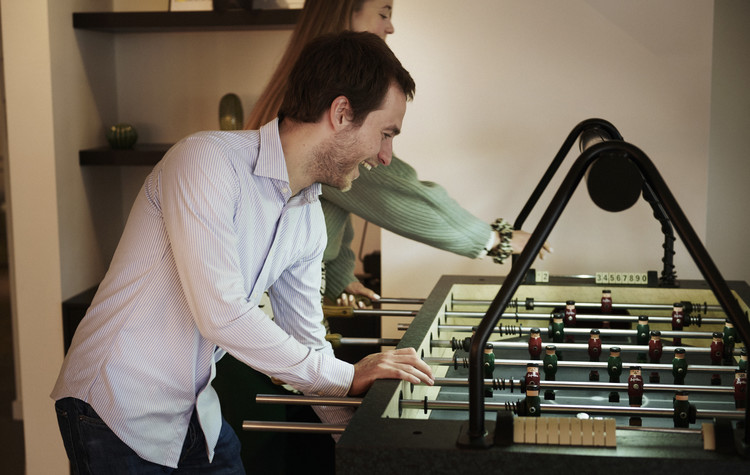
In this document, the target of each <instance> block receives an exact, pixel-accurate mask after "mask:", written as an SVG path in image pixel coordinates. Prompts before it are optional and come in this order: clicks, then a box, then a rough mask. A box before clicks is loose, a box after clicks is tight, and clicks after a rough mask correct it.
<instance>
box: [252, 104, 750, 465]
mask: <svg viewBox="0 0 750 475" xmlns="http://www.w3.org/2000/svg"><path fill="white" fill-rule="evenodd" d="M579 137H580V143H581V151H582V153H581V155H580V156H579V157H578V159H577V160H576V161H575V163H574V164H573V165H572V167H571V169H570V171H569V172H568V173H567V175H566V176H565V178H564V179H563V181H562V184H561V185H560V189H559V190H558V191H557V193H556V194H555V195H554V197H553V199H552V200H551V202H550V204H549V205H548V207H547V209H546V211H545V213H544V214H543V216H542V217H541V219H540V222H539V224H538V225H537V226H536V228H535V229H534V231H533V233H532V234H531V236H530V238H529V240H528V242H527V244H526V246H525V247H524V250H523V252H521V254H520V255H519V256H517V259H516V260H514V262H513V266H512V267H511V269H510V272H509V273H508V275H507V276H505V277H476V276H444V277H443V278H441V280H440V281H439V282H438V283H437V285H436V286H435V288H434V289H433V291H432V292H431V293H430V295H429V297H428V298H427V299H424V300H423V301H419V302H418V303H419V304H420V305H421V307H420V308H419V310H418V311H417V312H415V317H414V319H413V320H412V321H411V322H410V323H408V329H407V331H406V332H405V334H404V336H403V338H401V339H400V340H399V341H396V342H386V341H380V342H378V344H382V345H389V344H397V345H398V347H402V348H403V347H412V348H415V349H416V350H417V352H418V353H419V355H420V357H422V358H423V359H424V361H426V362H427V363H428V364H430V365H431V366H432V367H433V374H434V375H435V376H436V377H437V379H436V381H435V385H434V386H426V385H413V384H411V383H406V382H402V381H391V380H381V381H376V382H375V383H374V385H373V386H372V388H371V389H370V390H369V391H368V393H367V395H366V396H365V397H364V398H362V399H361V400H353V399H352V398H343V400H340V401H336V400H333V399H329V398H324V399H321V400H320V401H318V402H314V401H310V400H309V398H301V399H300V400H299V401H297V402H294V403H312V404H325V405H331V404H342V405H351V406H357V410H356V413H355V414H354V417H353V418H352V420H351V421H350V423H349V424H348V425H347V426H346V427H321V428H320V429H321V431H331V432H337V433H339V434H341V438H340V440H339V442H338V443H337V445H336V471H337V473H341V474H347V473H352V474H355V473H430V474H433V473H466V472H471V471H480V470H481V471H482V472H481V473H497V472H504V471H506V470H514V469H515V470H518V468H517V467H521V468H520V470H539V469H540V468H543V469H546V470H550V471H553V472H554V473H576V474H580V473H593V472H602V471H603V472H605V473H609V474H614V473H634V472H638V471H644V472H646V473H658V472H660V471H669V473H674V472H676V471H685V472H687V473H710V472H711V471H719V470H722V471H723V470H734V471H737V472H739V473H746V472H747V471H748V469H750V420H749V419H748V415H747V412H746V407H747V405H748V392H747V352H746V348H745V345H746V344H747V342H748V340H750V323H749V322H748V304H750V287H748V285H747V283H745V282H740V281H734V282H726V281H725V280H724V279H723V277H722V276H721V274H720V273H719V271H718V269H717V268H716V266H715V265H714V263H713V261H712V260H711V258H710V256H709V255H708V253H707V252H706V250H705V248H704V247H703V245H702V243H701V242H700V240H699V238H698V236H697V234H696V233H695V231H694V230H693V228H692V226H691V225H690V223H689V222H688V220H687V218H686V216H685V214H684V213H683V212H682V210H681V209H680V207H679V205H678V204H677V202H676V200H675V198H674V196H673V195H672V193H671V192H670V191H669V189H668V187H667V185H666V183H665V182H664V181H663V179H662V177H661V175H660V174H659V173H658V171H657V170H656V168H655V167H654V165H653V163H652V162H651V160H650V159H649V158H648V157H647V156H646V155H645V154H644V153H643V152H642V151H641V150H639V149H638V148H637V147H635V146H633V145H632V144H629V143H627V142H624V141H623V140H622V136H621V135H620V134H619V132H618V131H617V129H615V128H614V126H612V124H609V123H608V122H606V121H603V120H601V119H589V120H587V121H584V122H581V123H580V124H578V125H577V126H576V127H575V128H574V129H573V130H572V131H571V133H570V135H569V136H568V138H567V139H566V140H565V142H564V143H563V145H562V147H561V149H560V151H559V152H558V154H557V156H556V157H555V159H554V160H553V162H552V164H551V165H550V167H549V169H548V170H547V172H546V173H545V175H544V176H543V177H542V180H541V181H540V183H539V185H538V186H537V187H536V189H535V190H534V192H533V193H532V195H531V197H530V199H529V201H528V202H527V204H526V206H525V207H524V209H523V210H522V211H521V213H520V215H519V217H518V219H517V220H516V221H515V222H514V229H523V224H524V220H525V219H526V217H527V216H528V215H529V213H530V211H531V209H532V208H533V207H534V205H535V204H536V202H537V200H538V199H539V197H540V196H541V194H542V192H543V191H544V188H545V187H546V186H547V184H548V183H549V182H550V179H551V177H552V176H553V175H554V173H555V171H556V170H557V168H558V167H559V166H560V163H561V162H562V160H563V159H564V158H565V156H566V154H567V153H568V151H569V149H570V148H571V146H572V144H573V143H574V142H575V141H576V140H577V139H578V138H579ZM584 176H586V180H587V186H588V190H589V194H590V195H591V197H592V200H593V201H594V202H595V203H596V204H597V205H598V206H599V207H601V208H602V209H605V210H607V211H613V212H616V211H621V210H624V209H627V208H628V207H630V206H632V204H634V203H635V202H636V201H638V200H639V199H640V197H641V196H643V198H644V199H645V200H646V201H647V202H648V203H649V204H650V205H651V207H652V209H653V211H654V217H656V218H657V220H658V221H659V223H660V225H661V229H662V233H663V235H664V244H663V248H664V258H663V259H662V262H663V264H664V268H663V271H662V272H661V276H660V277H657V276H656V273H655V272H653V271H652V272H649V273H647V274H631V275H620V274H614V275H604V276H602V278H601V279H600V278H599V277H600V276H599V275H597V276H593V277H583V278H582V277H581V276H577V277H551V278H549V279H547V278H537V277H539V273H536V272H534V271H533V270H532V269H531V265H532V263H533V262H534V259H535V258H536V256H537V255H538V253H539V251H540V249H541V248H542V246H543V245H544V243H545V242H546V239H547V237H548V236H549V234H550V232H551V230H552V228H553V227H554V225H555V223H556V222H557V219H558V218H559V217H560V215H561V213H562V212H563V210H564V208H565V206H566V205H567V203H568V202H569V200H570V197H571V195H572V193H573V191H574V190H575V188H576V186H577V185H578V184H579V183H580V182H581V181H582V180H583V179H584ZM673 230H676V231H677V234H678V235H679V237H680V238H682V241H683V244H684V245H685V247H686V249H687V251H688V252H689V253H690V256H691V257H692V258H693V260H694V262H695V264H696V265H697V267H698V269H699V271H700V272H701V274H702V276H703V278H704V280H694V281H677V280H676V273H675V272H674V268H673V265H672V255H673V254H674V252H673V242H674V240H675V235H674V233H673ZM545 277H546V276H545ZM403 303H406V302H403ZM410 303H411V302H410ZM352 312H356V311H354V310H352ZM383 315H395V314H393V313H386V312H383ZM384 318H385V317H384ZM340 343H344V341H343V339H342V341H340ZM267 402H271V401H267ZM247 428H248V429H253V427H251V424H248V426H247Z"/></svg>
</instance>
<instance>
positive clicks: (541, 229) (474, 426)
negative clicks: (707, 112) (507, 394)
mask: <svg viewBox="0 0 750 475" xmlns="http://www.w3.org/2000/svg"><path fill="white" fill-rule="evenodd" d="M588 122H589V121H585V122H582V123H581V124H579V125H578V126H577V127H576V129H574V131H573V132H571V135H570V136H569V137H568V140H566V144H567V143H568V142H570V144H568V145H567V148H568V149H569V148H570V146H571V145H572V143H573V142H574V141H575V137H573V135H575V136H577V135H578V133H580V131H581V130H583V128H584V127H583V126H582V124H584V123H588ZM589 126H590V124H589ZM618 135H619V134H618ZM571 137H572V138H571ZM565 147H566V145H563V149H564V148H565ZM615 151H617V152H625V153H627V155H628V157H629V158H630V160H631V161H633V163H634V164H635V165H636V166H637V167H638V169H639V170H640V172H641V174H642V176H643V178H644V180H645V182H646V183H648V184H649V185H650V186H651V191H653V193H654V195H655V197H656V198H657V200H658V201H659V202H660V203H661V204H662V206H663V208H664V211H665V212H666V213H667V215H668V216H669V218H670V219H671V221H672V223H673V224H674V226H675V228H676V229H677V233H678V234H679V236H680V238H681V239H682V241H683V243H684V244H685V246H686V248H687V250H688V252H689V253H690V256H691V257H692V258H693V261H694V262H695V264H696V265H697V266H698V268H699V269H700V271H701V274H702V275H703V277H704V278H705V280H706V282H707V283H708V285H709V287H710V288H711V290H712V291H713V292H714V295H715V296H716V298H717V300H718V301H719V304H720V305H721V307H722V308H723V309H724V311H725V312H726V314H727V317H728V318H729V319H730V320H731V321H732V322H733V323H734V325H735V327H736V328H737V331H738V333H739V334H740V337H741V338H742V341H744V342H750V323H748V321H747V319H745V318H742V316H743V313H742V309H741V308H740V306H739V303H738V302H737V300H736V299H735V298H734V296H733V295H732V293H731V291H730V289H729V287H728V286H727V283H726V281H725V280H724V278H723V277H722V276H721V273H720V272H719V270H718V268H717V267H716V265H715V264H714V262H713V261H712V260H711V257H710V256H709V255H708V252H707V251H706V249H705V247H704V246H703V244H702V243H701V241H700V239H699V238H698V235H697V234H696V233H695V231H694V230H693V228H692V226H691V225H690V223H689V221H688V219H687V217H686V216H685V213H684V212H683V211H682V209H681V208H680V206H679V205H678V204H677V201H676V200H675V198H674V196H673V195H672V193H671V192H670V190H669V187H668V186H667V184H666V183H665V182H664V179H663V178H662V177H661V175H660V174H659V172H658V171H657V169H656V167H655V166H654V164H653V162H652V161H651V160H650V159H649V158H648V156H647V155H646V154H645V153H644V152H642V151H641V150H640V149H639V148H637V147H636V146H634V145H632V144H630V143H627V142H624V141H621V140H612V141H607V142H602V143H598V144H596V145H593V146H592V147H590V148H588V149H587V150H585V151H584V152H583V153H582V154H581V155H580V156H579V157H578V159H576V161H575V162H574V163H573V166H572V167H571V169H570V171H569V172H568V174H567V175H566V176H565V179H564V180H563V182H562V184H561V185H560V188H559V190H558V191H557V193H556V194H555V196H554V198H553V199H552V201H551V202H550V204H549V206H548V208H547V210H546V211H545V213H544V215H543V216H542V218H541V220H540V221H539V224H538V225H537V227H536V228H535V229H534V232H533V233H532V234H531V236H530V238H529V241H528V242H527V244H526V247H525V248H524V250H523V252H522V253H521V254H520V255H519V256H518V259H517V260H516V262H515V263H514V264H513V267H512V268H511V270H510V272H509V273H508V276H507V277H506V278H505V281H504V283H503V285H502V287H501V288H500V290H499V292H498V293H497V295H496V296H495V299H494V300H493V301H492V303H491V305H490V307H489V309H488V311H487V314H486V315H485V317H484V318H483V319H482V322H481V323H480V324H479V326H478V328H477V331H476V334H475V336H474V338H472V343H471V349H470V352H469V355H470V356H469V403H470V408H469V423H468V427H467V428H466V431H467V433H465V434H462V436H461V438H460V439H459V440H460V441H461V443H462V444H463V443H466V441H468V445H471V446H476V447H487V446H488V442H487V441H486V440H485V439H486V430H485V420H484V418H485V411H484V393H483V380H484V373H483V366H482V353H483V349H484V347H485V345H486V343H487V341H488V340H489V338H490V335H491V334H492V329H493V328H494V327H495V326H496V325H497V322H498V321H499V320H500V317H501V316H502V313H503V311H504V310H505V308H506V307H507V305H508V303H509V302H510V300H511V298H512V297H513V295H514V294H515V292H516V289H517V288H518V286H519V285H520V284H521V283H522V282H523V280H524V276H525V275H526V272H527V271H528V270H529V268H530V267H531V264H532V263H533V261H534V259H535V258H536V256H537V255H538V253H539V251H540V250H541V248H542V246H543V244H544V243H545V242H546V239H547V237H548V236H549V234H550V232H551V231H552V228H553V227H554V226H555V224H556V223H557V220H558V219H559V217H560V215H561V214H562V212H563V210H564V209H565V206H566V205H567V204H568V202H569V201H570V198H571V196H572V194H573V192H574V191H575V189H576V187H577V186H578V184H579V183H580V182H581V180H582V179H583V177H584V175H585V173H586V170H587V169H588V168H589V167H590V166H591V164H592V163H593V162H594V160H596V159H597V158H599V156H600V155H601V154H604V153H611V152H615ZM560 153H562V149H561V152H560ZM558 155H560V154H558ZM563 156H564V155H563ZM558 158H559V157H556V159H555V160H556V161H557V159H558ZM560 160H562V159H560ZM553 164H554V163H553ZM558 166H559V163H557V164H556V166H554V168H555V169H556V168H557V167H558ZM550 168H553V167H552V166H551V167H550ZM549 172H550V170H548V173H549ZM552 173H554V170H553V171H552ZM545 176H546V175H545ZM542 181H544V179H543V180H542ZM542 191H543V189H542ZM537 192H539V193H538V195H539V196H541V191H540V190H539V187H537V190H535V192H534V193H535V194H536V193H537ZM539 196H537V197H536V199H538V197H539ZM530 201H531V200H530ZM534 202H535V201H534ZM527 205H528V204H527ZM532 207H533V204H532ZM529 210H530V208H529ZM525 218H526V216H523V213H522V216H520V217H519V221H520V222H521V223H523V220H525ZM747 416H748V414H747V411H746V417H745V419H746V420H745V436H744V441H745V443H746V444H747V443H750V438H749V436H748V431H749V430H750V420H749V419H748V417H747ZM489 445H491V444H489Z"/></svg>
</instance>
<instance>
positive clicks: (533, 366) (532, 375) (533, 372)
mask: <svg viewBox="0 0 750 475" xmlns="http://www.w3.org/2000/svg"><path fill="white" fill-rule="evenodd" d="M523 382H524V386H528V385H529V384H532V383H533V384H536V385H537V388H538V387H539V386H540V385H541V378H540V377H539V365H538V364H537V363H529V364H527V365H526V376H524V377H523Z"/></svg>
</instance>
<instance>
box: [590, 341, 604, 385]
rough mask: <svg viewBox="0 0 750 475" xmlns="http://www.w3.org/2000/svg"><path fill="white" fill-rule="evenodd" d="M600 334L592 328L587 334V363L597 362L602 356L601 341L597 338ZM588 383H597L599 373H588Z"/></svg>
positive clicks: (595, 371)
mask: <svg viewBox="0 0 750 475" xmlns="http://www.w3.org/2000/svg"><path fill="white" fill-rule="evenodd" d="M600 333H601V332H600V331H599V330H598V329H596V328H594V329H593V330H591V331H590V332H589V361H599V357H600V356H601V355H602V340H601V338H599V334H600ZM589 381H599V371H597V370H595V369H592V370H591V371H589Z"/></svg>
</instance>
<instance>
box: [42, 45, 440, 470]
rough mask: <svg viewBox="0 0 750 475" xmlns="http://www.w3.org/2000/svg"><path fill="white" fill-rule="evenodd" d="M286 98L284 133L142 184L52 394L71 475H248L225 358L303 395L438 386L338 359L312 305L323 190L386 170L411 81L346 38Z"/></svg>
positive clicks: (368, 362) (314, 55)
mask: <svg viewBox="0 0 750 475" xmlns="http://www.w3.org/2000/svg"><path fill="white" fill-rule="evenodd" d="M290 85H291V86H290V88H289V91H288V92H287V94H286V96H285V99H284V103H283V105H282V107H281V110H280V112H279V119H278V121H277V120H274V121H272V122H270V123H268V124H266V125H264V126H263V127H261V129H260V130H259V131H241V132H202V133H198V134H194V135H191V136H189V137H187V138H186V139H184V140H182V141H181V142H179V143H178V144H176V145H175V146H174V147H173V148H172V149H171V150H170V151H169V152H168V153H167V155H166V156H165V157H164V159H163V160H162V161H161V162H160V163H159V164H157V165H156V167H155V168H154V170H153V171H152V172H151V174H150V175H149V176H148V177H147V178H146V182H145V184H144V186H143V188H142V190H141V192H140V194H139V196H138V198H137V199H136V202H135V204H134V206H133V209H132V211H131V214H130V217H129V219H128V223H127V225H126V227H125V231H124V233H123V236H122V240H121V242H120V244H119V246H118V248H117V251H116V253H115V256H114V257H113V260H112V263H111V266H110V269H109V271H108V272H107V275H106V276H105V278H104V280H103V281H102V283H101V285H100V287H99V290H98V292H97V295H96V297H95V298H94V301H93V302H92V305H91V308H90V309H89V311H88V313H87V315H86V317H85V318H84V319H83V321H82V322H81V324H80V326H79V328H78V330H77V332H76V335H75V337H74V339H73V343H72V346H71V348H70V351H69V353H68V355H67V357H66V359H65V362H64V363H63V367H62V370H61V373H60V376H59V378H58V381H57V384H56V385H55V388H54V390H53V392H52V397H53V399H55V400H56V404H55V405H56V409H57V413H58V421H59V423H60V429H61V433H62V434H63V439H64V442H65V446H66V451H67V453H68V456H69V457H70V459H71V462H72V466H73V469H74V471H75V472H77V473H138V474H142V473H152V472H153V473H170V471H169V468H170V467H171V468H173V469H177V470H175V471H174V473H181V470H183V469H185V470H193V471H200V470H205V471H210V473H244V472H243V468H242V463H241V461H240V458H239V455H238V454H239V447H238V445H239V444H238V441H237V438H236V435H235V434H234V433H233V431H232V430H231V428H229V426H228V425H227V424H226V422H225V421H223V419H222V417H221V410H220V407H219V401H218V398H217V396H216V392H215V391H214V389H213V388H212V386H211V380H212V379H213V377H214V374H215V363H216V361H217V360H218V359H219V358H221V356H223V355H224V353H225V352H229V353H231V354H232V355H233V356H234V357H235V358H237V359H238V360H240V361H242V362H244V363H245V364H248V365H249V366H252V367H253V368H256V369H257V370H259V371H261V372H264V373H266V374H268V375H269V376H272V377H276V378H278V379H281V380H283V381H285V382H286V383H288V384H290V385H291V386H293V387H295V388H296V389H298V390H300V391H302V392H304V393H306V394H317V395H327V396H345V395H347V394H350V395H355V394H361V393H363V392H364V391H366V390H367V389H368V388H369V386H370V385H371V384H372V382H373V381H374V380H376V379H379V378H400V379H404V380H407V381H410V382H413V383H427V384H432V382H433V381H432V374H431V372H430V369H429V367H428V366H427V365H426V364H425V363H423V362H422V361H421V360H420V359H419V358H418V357H417V355H416V352H415V351H414V350H413V349H402V350H396V351H393V352H386V353H379V354H375V355H370V356H368V357H367V358H365V359H363V360H362V361H360V362H359V363H357V364H356V365H351V364H348V363H345V362H343V361H340V360H337V359H336V358H335V357H334V356H333V352H332V350H331V347H330V345H329V344H328V343H327V342H326V341H325V339H324V337H325V330H324V328H323V326H322V324H321V321H322V313H321V306H320V294H319V288H320V263H321V258H322V253H323V250H324V248H325V241H326V233H325V224H324V221H323V214H322V211H321V208H320V203H319V201H318V195H319V194H320V186H321V185H320V183H326V184H330V185H331V186H335V187H337V188H340V189H346V188H348V187H349V186H351V182H352V180H354V179H356V178H357V176H358V174H359V171H358V168H359V165H360V164H365V168H368V167H376V166H378V165H387V164H388V162H389V160H390V157H391V142H392V139H393V137H394V136H396V135H398V133H399V131H400V128H401V124H402V120H403V116H404V113H405V110H406V100H407V99H410V98H411V97H412V96H413V93H414V82H413V80H412V79H411V77H410V76H409V73H408V72H407V71H406V70H404V68H403V67H402V66H401V64H400V63H399V62H398V60H397V59H396V58H395V56H393V54H392V53H391V51H390V50H389V49H388V47H387V46H386V45H385V43H384V42H383V41H382V40H380V39H379V38H377V37H376V36H374V35H371V34H367V33H344V34H341V35H335V36H326V37H322V38H320V39H318V40H316V41H314V42H312V43H311V44H310V45H309V46H307V47H306V49H305V51H304V52H303V54H302V55H301V58H300V60H299V61H298V62H297V63H296V65H295V68H294V70H293V71H292V74H291V76H290ZM266 290H268V292H269V296H270V298H271V303H272V304H273V308H274V314H275V320H274V321H271V320H270V319H269V318H268V317H267V316H266V315H265V314H264V313H263V312H262V311H261V310H260V309H259V308H258V303H259V301H260V297H261V295H262V294H263V292H264V291H266ZM332 411H335V409H332ZM341 417H345V415H344V416H342V415H341V414H336V413H335V412H332V413H331V414H323V419H324V420H326V419H328V421H330V422H341Z"/></svg>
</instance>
